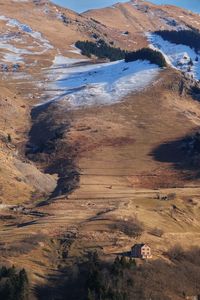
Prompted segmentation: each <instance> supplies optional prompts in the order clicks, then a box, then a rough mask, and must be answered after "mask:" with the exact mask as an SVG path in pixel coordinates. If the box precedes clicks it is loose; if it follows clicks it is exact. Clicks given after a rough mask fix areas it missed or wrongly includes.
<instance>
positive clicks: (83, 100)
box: [46, 58, 160, 108]
mask: <svg viewBox="0 0 200 300" xmlns="http://www.w3.org/2000/svg"><path fill="white" fill-rule="evenodd" d="M56 61H57V62H60V60H59V59H58V58H57V59H56ZM61 61H62V60H61ZM67 61H68V59H67ZM159 70H160V69H159V68H158V66H156V65H153V64H150V63H149V62H148V61H135V62H130V63H126V62H124V61H117V62H111V63H103V64H92V63H91V64H88V63H87V62H83V61H79V63H76V64H74V63H72V64H71V65H68V66H67V67H66V68H64V69H63V68H62V69H61V72H60V73H59V72H55V73H54V69H51V70H50V74H49V75H50V77H49V78H51V81H50V82H48V83H47V88H46V90H47V95H49V96H50V95H51V96H52V94H54V98H53V99H52V98H51V99H50V100H49V101H50V102H51V101H58V100H60V99H62V100H63V99H64V100H65V101H66V104H67V106H68V107H69V108H78V107H82V106H91V105H109V104H113V103H116V102H119V101H121V100H122V98H124V97H125V96H126V95H128V94H129V93H131V92H138V91H141V90H143V89H144V88H146V87H147V86H149V85H150V84H151V83H152V82H153V81H154V79H155V78H156V77H157V75H158V73H159ZM52 72H53V73H52ZM53 76H54V77H55V78H54V80H52V79H53ZM49 101H48V102H49Z"/></svg>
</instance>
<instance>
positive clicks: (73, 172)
mask: <svg viewBox="0 0 200 300" xmlns="http://www.w3.org/2000/svg"><path fill="white" fill-rule="evenodd" d="M58 109H59V108H58V107H57V105H56V104H54V103H48V104H46V105H43V106H38V107H34V108H33V110H32V112H31V119H32V127H31V129H30V132H29V140H28V142H27V145H26V156H27V157H28V159H30V160H31V161H33V162H34V163H36V164H37V166H39V167H40V168H41V169H43V171H44V173H47V174H51V175H53V174H57V175H58V180H57V186H56V187H55V189H54V191H52V193H51V195H49V198H48V199H47V200H44V201H43V202H41V203H40V204H39V206H40V205H45V204H48V203H49V202H50V201H53V198H55V197H58V196H61V195H67V194H69V193H70V192H72V191H73V190H74V189H75V188H76V187H77V186H78V184H79V172H78V169H77V166H76V163H75V158H76V153H75V152H74V150H73V149H72V147H71V146H70V145H69V144H68V141H67V138H66V137H65V136H66V133H67V132H68V131H69V130H70V121H69V119H68V118H67V117H66V115H65V113H63V115H60V114H59V117H58V115H57V112H58ZM62 116H63V117H62ZM64 135H65V136H64Z"/></svg>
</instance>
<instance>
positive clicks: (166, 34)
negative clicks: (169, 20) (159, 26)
mask: <svg viewBox="0 0 200 300" xmlns="http://www.w3.org/2000/svg"><path fill="white" fill-rule="evenodd" d="M155 33H156V34H158V35H160V36H161V37H162V38H163V39H164V40H167V41H169V42H172V43H175V44H183V45H186V46H190V47H191V48H193V49H195V51H196V52H198V51H200V32H199V31H198V30H179V31H173V30H158V31H155Z"/></svg>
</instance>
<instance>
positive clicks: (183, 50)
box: [147, 33, 200, 80]
mask: <svg viewBox="0 0 200 300" xmlns="http://www.w3.org/2000/svg"><path fill="white" fill-rule="evenodd" d="M147 38H148V41H149V42H150V47H151V48H153V49H156V50H158V51H160V52H161V53H162V54H163V55H164V57H165V59H166V61H167V63H168V64H169V65H171V66H172V67H174V68H176V69H178V70H180V71H183V72H184V73H185V74H187V75H188V76H189V77H193V78H195V79H197V80H200V54H199V53H197V52H196V51H195V50H194V49H192V48H191V47H189V46H186V45H182V44H175V43H171V42H169V41H166V40H164V39H163V38H162V37H161V36H159V35H157V34H154V33H153V34H151V33H149V34H147Z"/></svg>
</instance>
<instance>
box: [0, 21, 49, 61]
mask: <svg viewBox="0 0 200 300" xmlns="http://www.w3.org/2000/svg"><path fill="white" fill-rule="evenodd" d="M0 21H3V22H5V23H6V25H7V31H6V32H4V33H3V34H1V35H0V49H2V50H3V54H4V57H3V61H6V62H9V63H16V62H23V55H41V54H43V53H45V52H46V51H48V50H50V49H52V48H53V46H51V45H50V43H49V41H48V40H46V39H45V38H43V37H42V35H41V33H40V32H37V31H34V30H33V29H32V28H31V27H30V26H28V25H26V24H23V23H21V22H19V21H18V20H16V19H11V18H8V17H6V16H2V15H1V16H0ZM9 27H14V29H16V30H17V32H12V31H11V30H10V28H9ZM21 32H22V33H23V34H22V35H20V33H21ZM27 37H32V39H33V40H32V42H31V43H30V40H29V41H28V40H27ZM35 46H36V47H35ZM28 49H31V51H30V50H28ZM34 49H35V50H34ZM36 49H37V50H36Z"/></svg>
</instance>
